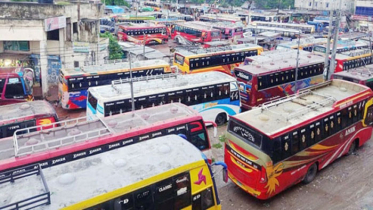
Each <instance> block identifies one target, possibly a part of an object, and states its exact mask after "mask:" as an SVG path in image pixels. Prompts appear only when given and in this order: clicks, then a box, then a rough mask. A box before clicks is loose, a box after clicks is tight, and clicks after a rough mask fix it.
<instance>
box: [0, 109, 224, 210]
mask: <svg viewBox="0 0 373 210" xmlns="http://www.w3.org/2000/svg"><path fill="white" fill-rule="evenodd" d="M175 114H177V110H175ZM113 123H114V124H115V126H118V125H120V122H113ZM114 124H113V125H114ZM113 125H111V124H109V125H108V129H109V127H110V126H113ZM121 126H124V129H125V127H126V126H127V125H121ZM74 132H75V131H74ZM140 141H141V139H140ZM120 144H130V143H129V142H128V140H126V141H124V140H123V141H122V142H121V143H120ZM108 146H109V145H108ZM110 146H112V147H114V148H115V145H112V144H111V145H110ZM86 152H87V153H91V152H96V153H100V151H93V150H87V151H86ZM214 165H221V166H223V177H224V181H227V178H228V177H227V173H226V172H227V171H226V165H225V164H224V163H222V162H217V163H215V164H214ZM41 168H42V166H40V165H34V166H27V167H25V168H24V169H17V170H16V171H8V172H6V173H4V174H0V192H6V193H0V209H18V207H19V206H23V208H25V209H32V208H35V207H38V208H40V209H44V210H56V209H64V210H80V209H84V210H119V209H121V210H129V209H152V210H169V209H170V210H171V209H172V210H173V209H183V210H192V209H207V210H220V209H221V205H220V201H219V198H218V195H217V189H216V185H215V180H214V176H213V174H212V171H211V168H210V165H209V164H208V162H207V159H206V158H205V157H204V156H203V154H202V153H201V151H200V150H198V149H197V148H196V147H195V146H194V145H192V144H191V143H189V142H188V141H185V139H183V138H182V137H180V136H178V135H168V136H162V137H158V138H154V139H152V140H150V141H141V142H139V143H137V144H132V145H128V146H124V147H121V148H118V149H113V150H111V151H107V152H102V153H100V154H97V155H94V156H89V157H86V158H80V159H78V160H75V161H71V162H67V163H64V164H60V165H55V166H53V167H50V168H48V169H41Z"/></svg>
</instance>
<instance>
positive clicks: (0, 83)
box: [0, 79, 5, 98]
mask: <svg viewBox="0 0 373 210" xmlns="http://www.w3.org/2000/svg"><path fill="white" fill-rule="evenodd" d="M4 85H5V79H0V98H1V96H2V94H3V90H4Z"/></svg>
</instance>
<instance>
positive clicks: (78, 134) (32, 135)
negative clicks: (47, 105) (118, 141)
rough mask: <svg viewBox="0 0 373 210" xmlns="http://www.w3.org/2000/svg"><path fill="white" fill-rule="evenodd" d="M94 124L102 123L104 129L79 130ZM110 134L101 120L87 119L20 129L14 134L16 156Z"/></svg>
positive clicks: (81, 118) (109, 130) (110, 131)
mask: <svg viewBox="0 0 373 210" xmlns="http://www.w3.org/2000/svg"><path fill="white" fill-rule="evenodd" d="M94 123H101V124H102V125H103V126H102V127H103V128H99V129H97V128H96V129H95V130H91V129H89V131H81V130H79V127H83V126H88V127H92V126H93V124H94ZM46 127H47V128H46ZM110 134H112V130H111V129H110V128H109V127H108V126H107V125H106V124H105V123H103V122H102V121H100V120H96V121H88V120H87V117H80V118H75V119H70V120H65V121H60V122H55V123H51V124H48V125H39V126H33V127H28V128H23V129H18V130H16V131H15V132H14V134H13V146H14V154H15V156H16V157H19V156H23V155H28V154H33V153H36V152H41V151H47V150H51V149H55V148H60V147H63V146H67V145H71V144H75V143H77V142H82V141H86V140H89V139H92V138H99V137H103V136H107V135H110ZM50 136H53V139H48V137H49V138H50ZM27 139H28V141H26V140H27Z"/></svg>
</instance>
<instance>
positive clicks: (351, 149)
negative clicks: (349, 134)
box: [347, 140, 357, 155]
mask: <svg viewBox="0 0 373 210" xmlns="http://www.w3.org/2000/svg"><path fill="white" fill-rule="evenodd" d="M356 149H357V140H355V141H354V142H352V144H351V146H350V149H349V150H348V152H347V155H352V154H354V153H355V152H356Z"/></svg>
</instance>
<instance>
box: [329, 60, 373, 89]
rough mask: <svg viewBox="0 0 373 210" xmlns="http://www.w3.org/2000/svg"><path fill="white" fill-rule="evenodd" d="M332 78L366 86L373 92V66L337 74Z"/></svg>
mask: <svg viewBox="0 0 373 210" xmlns="http://www.w3.org/2000/svg"><path fill="white" fill-rule="evenodd" d="M332 78H333V79H342V80H346V81H350V82H353V83H357V84H361V85H365V86H367V87H369V88H370V89H372V90H373V65H367V66H364V67H358V68H355V69H350V70H347V71H341V72H337V73H334V74H333V75H332Z"/></svg>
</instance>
